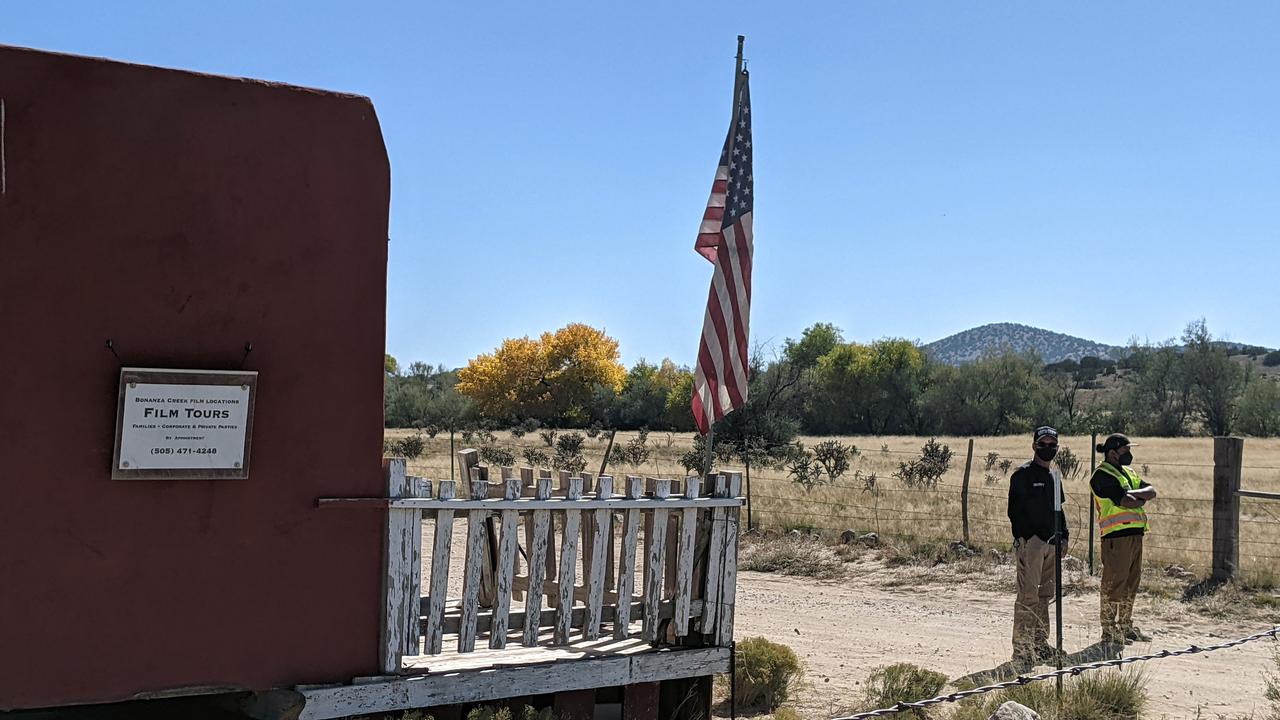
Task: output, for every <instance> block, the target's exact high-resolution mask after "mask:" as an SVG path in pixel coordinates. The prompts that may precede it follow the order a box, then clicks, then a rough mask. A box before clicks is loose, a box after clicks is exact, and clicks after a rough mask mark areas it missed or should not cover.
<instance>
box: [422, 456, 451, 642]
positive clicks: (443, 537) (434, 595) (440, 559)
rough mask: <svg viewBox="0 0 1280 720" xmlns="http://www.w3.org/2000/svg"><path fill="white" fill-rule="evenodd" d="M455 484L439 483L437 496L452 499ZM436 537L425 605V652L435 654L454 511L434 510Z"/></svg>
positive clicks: (441, 638)
mask: <svg viewBox="0 0 1280 720" xmlns="http://www.w3.org/2000/svg"><path fill="white" fill-rule="evenodd" d="M454 495H455V485H454V483H453V481H452V480H448V481H444V482H441V483H440V492H439V495H438V497H439V498H440V499H441V500H452V499H453V498H454ZM435 516H436V517H435V520H436V523H435V537H434V538H433V540H432V543H431V591H430V592H431V595H430V600H429V602H428V604H427V639H426V651H427V654H428V655H438V654H439V653H440V651H441V649H442V648H443V644H444V613H445V607H444V603H445V595H446V594H447V593H448V592H449V555H450V551H451V550H452V546H453V511H452V510H436V511H435Z"/></svg>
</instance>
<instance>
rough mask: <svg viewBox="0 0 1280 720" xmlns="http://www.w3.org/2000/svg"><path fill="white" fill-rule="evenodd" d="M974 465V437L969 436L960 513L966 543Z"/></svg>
mask: <svg viewBox="0 0 1280 720" xmlns="http://www.w3.org/2000/svg"><path fill="white" fill-rule="evenodd" d="M972 467H973V438H969V454H968V455H967V456H966V457H965V459H964V484H963V485H961V486H960V515H961V517H962V518H963V521H964V544H965V545H968V544H969V470H970V468H972Z"/></svg>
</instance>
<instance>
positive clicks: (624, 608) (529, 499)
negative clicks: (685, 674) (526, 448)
mask: <svg viewBox="0 0 1280 720" xmlns="http://www.w3.org/2000/svg"><path fill="white" fill-rule="evenodd" d="M460 455H461V456H462V467H463V472H464V475H469V476H470V481H469V482H468V483H467V485H466V486H465V490H466V491H465V492H464V493H459V492H458V491H459V489H461V488H459V487H457V486H456V485H455V483H453V482H451V481H440V482H437V483H432V482H431V481H429V480H425V479H422V478H416V477H409V476H406V474H405V462H404V461H403V460H398V459H392V460H388V461H387V463H386V468H385V469H386V476H387V485H388V487H387V490H388V496H387V498H380V499H372V498H323V499H321V500H320V501H319V505H320V506H321V507H342V506H347V505H351V504H369V503H375V504H378V505H380V506H381V507H385V508H387V532H386V543H385V548H386V550H385V558H386V573H385V576H384V581H383V582H384V585H383V598H384V603H383V608H384V615H383V619H382V644H381V647H382V670H383V672H386V673H397V672H401V671H404V670H405V668H406V659H407V658H410V657H413V656H420V655H439V654H441V653H443V652H453V651H454V650H455V649H456V652H458V653H470V652H472V651H474V650H475V649H476V643H477V641H478V640H479V639H480V638H481V637H482V636H484V637H485V639H487V643H488V647H489V648H491V649H494V650H501V649H503V648H505V647H507V644H508V643H509V642H519V643H520V644H521V645H522V646H525V647H535V646H539V645H550V646H563V645H569V644H572V643H575V642H580V641H595V640H599V639H601V638H602V637H603V638H606V639H607V638H609V637H612V638H613V639H617V640H623V639H626V638H631V637H635V636H636V635H637V633H636V632H634V631H633V630H634V629H635V628H634V627H633V626H634V625H635V624H636V623H637V622H638V623H639V628H638V634H639V637H641V638H643V640H645V641H647V642H648V643H650V644H653V645H663V644H671V643H682V644H683V643H688V642H689V641H690V639H691V636H695V637H696V639H697V643H696V644H702V645H713V646H720V647H728V646H729V644H730V643H731V641H732V639H733V603H734V594H735V586H736V575H737V544H738V515H739V508H740V506H741V502H742V501H741V499H740V498H739V495H740V489H741V475H740V474H739V473H727V474H718V475H710V476H708V477H707V478H706V480H705V482H704V481H703V479H700V478H697V477H689V478H685V479H683V480H665V479H654V478H648V479H645V478H641V477H637V476H627V477H626V478H623V479H621V482H618V483H617V485H618V486H619V487H615V479H614V478H613V477H611V476H608V475H601V476H599V477H596V478H593V477H591V476H590V475H587V474H576V475H571V474H570V473H568V472H564V471H560V472H558V473H556V475H557V477H556V478H555V479H556V480H558V482H557V483H553V478H552V473H551V472H549V471H546V470H542V471H539V472H537V473H535V471H534V470H533V469H531V468H521V469H520V470H519V471H518V473H517V472H516V471H514V470H512V469H511V468H502V469H501V477H502V479H501V480H500V481H499V482H496V483H491V482H489V480H488V476H489V469H488V468H486V467H484V466H480V465H476V464H475V454H474V451H463V452H462V453H460ZM553 485H554V486H553ZM433 490H434V494H433ZM459 495H462V496H463V497H459ZM424 520H426V521H431V522H430V523H429V525H428V528H429V529H430V536H429V538H427V539H428V541H429V544H428V545H427V551H428V552H429V554H430V575H429V579H428V581H427V586H426V587H424V586H423V579H422V566H423V562H422V560H423V556H422V553H423V521H424ZM460 525H462V526H465V530H466V539H465V548H464V552H463V553H461V558H462V560H461V567H453V565H454V561H455V559H456V558H455V555H456V553H455V552H454V547H453V544H454V541H455V538H454V533H455V529H458V530H461V527H459V526H460ZM459 539H460V538H459ZM637 551H639V553H640V556H639V557H640V559H639V561H637ZM458 572H460V573H461V578H462V595H461V598H457V599H452V600H451V599H449V598H447V592H448V587H449V578H450V577H451V575H452V574H453V573H458ZM424 591H425V592H424ZM521 599H523V601H524V606H523V608H517V609H516V610H515V611H514V612H513V610H512V602H513V600H515V601H519V600H521ZM544 606H545V607H544ZM446 636H450V639H451V640H453V639H454V638H455V637H456V641H455V642H451V643H448V644H446V642H445V640H446Z"/></svg>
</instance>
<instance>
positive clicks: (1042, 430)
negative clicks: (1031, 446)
mask: <svg viewBox="0 0 1280 720" xmlns="http://www.w3.org/2000/svg"><path fill="white" fill-rule="evenodd" d="M1043 437H1051V438H1053V439H1054V440H1057V439H1058V431H1057V430H1054V429H1053V428H1051V427H1049V426H1048V425H1041V426H1040V427H1038V428H1036V433H1035V437H1034V438H1032V440H1031V442H1040V438H1043Z"/></svg>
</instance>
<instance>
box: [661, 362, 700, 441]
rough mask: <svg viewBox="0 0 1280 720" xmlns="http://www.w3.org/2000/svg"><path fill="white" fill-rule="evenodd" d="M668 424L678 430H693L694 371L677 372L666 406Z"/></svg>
mask: <svg viewBox="0 0 1280 720" xmlns="http://www.w3.org/2000/svg"><path fill="white" fill-rule="evenodd" d="M665 415H666V419H667V426H668V427H670V428H671V429H672V430H675V431H676V432H693V430H694V429H696V428H697V425H696V424H695V423H694V421H693V373H692V372H690V371H688V370H683V369H682V370H680V371H679V372H678V373H677V374H676V378H675V381H674V383H673V384H672V386H671V392H669V393H667V402H666V407H665Z"/></svg>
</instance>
